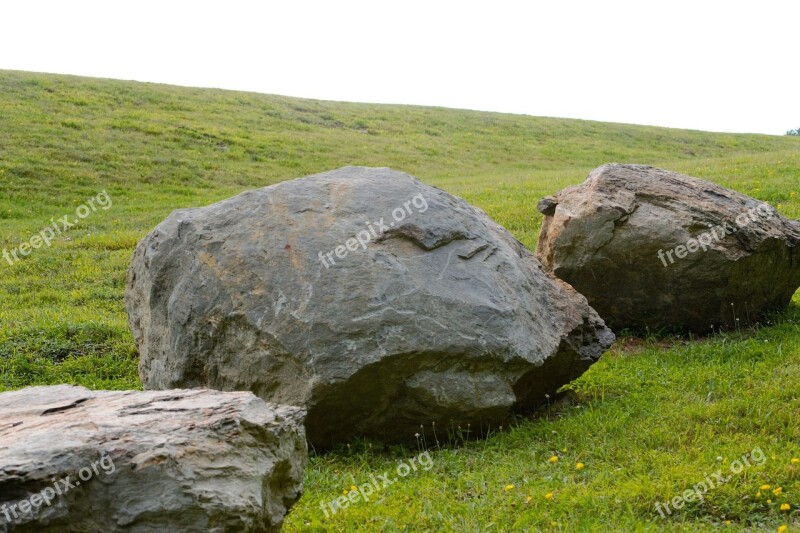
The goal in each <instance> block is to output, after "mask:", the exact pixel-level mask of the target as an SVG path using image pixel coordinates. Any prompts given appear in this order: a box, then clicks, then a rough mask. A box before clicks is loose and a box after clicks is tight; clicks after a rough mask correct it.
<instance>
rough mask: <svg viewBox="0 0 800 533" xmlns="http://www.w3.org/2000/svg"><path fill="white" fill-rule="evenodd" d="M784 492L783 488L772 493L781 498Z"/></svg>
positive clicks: (778, 488)
mask: <svg viewBox="0 0 800 533" xmlns="http://www.w3.org/2000/svg"><path fill="white" fill-rule="evenodd" d="M782 492H783V489H782V488H781V487H776V488H775V490H773V491H772V494H774V495H775V496H780V495H781V493H782Z"/></svg>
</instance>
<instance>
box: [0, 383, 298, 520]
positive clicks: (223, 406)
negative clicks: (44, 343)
mask: <svg viewBox="0 0 800 533" xmlns="http://www.w3.org/2000/svg"><path fill="white" fill-rule="evenodd" d="M302 414H303V413H302V410H300V409H297V408H295V407H287V406H271V405H269V404H266V403H265V402H264V401H263V400H261V399H259V398H256V397H255V396H253V395H252V394H251V393H249V392H217V391H207V390H170V391H161V392H141V391H125V392H116V391H90V390H88V389H85V388H83V387H75V386H69V385H58V386H52V387H31V388H27V389H23V390H19V391H14V392H5V393H2V394H0V531H9V530H10V531H15V532H26V531H31V532H33V531H36V532H52V533H55V532H58V533H63V532H78V531H130V532H156V531H214V532H223V531H250V532H267V531H278V530H280V526H281V523H282V521H283V517H284V515H285V514H286V512H287V511H288V509H289V507H291V505H292V504H293V503H294V502H295V501H296V500H297V499H298V498H299V497H300V494H301V492H302V481H303V469H304V467H305V460H306V441H305V437H304V434H303V428H302ZM21 502H22V503H21ZM48 503H49V505H48Z"/></svg>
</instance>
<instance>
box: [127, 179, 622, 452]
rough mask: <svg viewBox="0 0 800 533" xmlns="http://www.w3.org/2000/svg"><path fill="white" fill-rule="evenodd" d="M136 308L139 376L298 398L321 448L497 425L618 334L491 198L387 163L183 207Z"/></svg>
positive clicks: (138, 284) (145, 274) (582, 366)
mask: <svg viewBox="0 0 800 533" xmlns="http://www.w3.org/2000/svg"><path fill="white" fill-rule="evenodd" d="M351 239H352V240H351ZM357 239H360V240H361V241H362V242H363V246H362V244H359V242H358V240H357ZM337 247H338V248H337ZM336 251H338V252H339V254H338V256H337V254H336ZM326 254H328V255H326ZM126 307H127V310H128V314H129V320H130V325H131V328H132V330H133V335H134V340H135V342H136V346H137V348H138V350H139V353H140V355H141V363H140V369H139V370H140V376H141V378H142V382H143V383H144V385H145V387H146V388H153V389H162V388H173V387H193V386H198V385H202V386H208V387H212V388H216V389H222V390H231V389H238V390H244V389H247V390H252V391H253V392H255V393H256V394H257V395H259V396H260V397H262V398H265V399H269V400H271V401H275V402H279V403H284V404H290V405H297V406H302V407H304V408H306V409H307V410H308V417H307V418H306V432H307V436H308V438H309V441H310V442H311V443H312V444H313V445H315V446H317V447H322V448H327V447H330V446H332V445H335V444H337V443H342V442H345V441H347V440H349V439H350V438H352V437H354V436H369V437H374V438H377V439H381V440H384V441H401V440H408V439H411V440H413V439H414V433H417V432H419V431H420V425H423V424H424V425H425V426H426V427H427V428H428V431H430V425H431V423H433V422H435V423H436V424H437V425H438V427H439V428H440V431H442V432H446V431H447V430H448V429H449V428H451V427H452V428H454V429H455V428H456V427H457V426H458V425H461V426H462V427H463V428H466V426H467V424H471V429H472V431H473V434H476V433H477V432H478V431H477V429H478V428H480V427H481V426H482V427H483V428H484V429H486V428H487V427H489V426H490V425H491V426H492V427H497V425H498V424H502V423H503V421H504V420H505V419H506V418H507V416H508V415H509V414H510V413H511V412H512V411H514V410H519V411H525V410H528V409H532V408H534V407H536V406H537V405H539V404H540V403H541V402H543V401H544V400H545V395H547V394H550V395H552V394H554V393H555V392H556V390H557V389H558V388H559V387H560V386H561V385H564V384H565V383H567V382H569V381H570V380H572V379H574V378H576V377H577V376H579V375H580V374H581V373H582V372H584V371H585V370H586V369H587V368H588V366H589V365H590V364H591V363H592V362H594V361H595V360H596V359H598V358H599V357H600V355H601V354H602V353H603V351H604V350H605V349H606V348H607V347H608V346H609V345H610V344H611V343H612V342H613V339H614V336H613V334H612V333H611V331H610V330H608V329H607V328H606V327H605V325H604V323H603V322H602V320H601V319H600V318H599V317H598V316H597V314H596V313H595V312H594V311H593V310H592V309H591V308H590V307H589V306H588V305H587V303H586V300H585V299H584V298H583V297H582V296H580V295H579V294H578V293H576V292H575V291H574V290H572V288H570V287H569V286H568V285H567V284H566V283H564V282H561V281H560V280H557V279H556V278H554V277H552V276H550V275H547V274H545V273H544V272H543V270H542V268H541V265H540V264H539V262H538V261H537V260H536V259H535V257H534V256H533V254H532V253H530V252H529V251H528V250H526V249H525V248H524V247H523V246H522V245H521V244H520V243H519V242H518V241H516V240H515V239H514V238H513V237H512V236H511V235H510V234H509V233H508V232H507V231H506V230H504V229H503V228H501V227H500V226H499V225H498V224H496V223H495V222H493V221H492V220H491V219H489V218H488V217H487V216H486V214H485V213H483V212H482V211H480V210H478V209H475V208H473V207H471V206H469V205H468V204H467V203H466V202H464V201H463V200H461V199H458V198H456V197H454V196H451V195H450V194H447V193H446V192H444V191H442V190H439V189H436V188H433V187H430V186H427V185H425V184H423V183H421V182H420V181H419V180H417V179H416V178H414V177H412V176H409V175H408V174H404V173H401V172H397V171H393V170H390V169H387V168H364V167H345V168H342V169H339V170H335V171H332V172H328V173H324V174H318V175H315V176H310V177H306V178H301V179H297V180H292V181H288V182H283V183H279V184H277V185H273V186H270V187H266V188H263V189H259V190H254V191H248V192H245V193H242V194H240V195H238V196H236V197H234V198H231V199H228V200H225V201H222V202H219V203H217V204H214V205H211V206H208V207H204V208H197V209H183V210H178V211H175V212H174V213H172V214H171V215H170V216H169V217H168V218H167V219H166V220H165V221H164V222H162V223H161V224H160V225H159V226H158V227H157V228H156V229H155V230H153V231H152V232H151V233H150V234H149V235H148V236H147V237H145V238H144V239H143V240H142V241H141V242H140V243H139V246H138V247H137V249H136V252H135V255H134V258H133V262H132V264H131V268H130V271H129V275H128V290H127V294H126ZM442 434H443V433H442Z"/></svg>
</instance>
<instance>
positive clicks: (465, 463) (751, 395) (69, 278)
mask: <svg viewBox="0 0 800 533" xmlns="http://www.w3.org/2000/svg"><path fill="white" fill-rule="evenodd" d="M606 162H621V163H644V164H651V165H656V166H661V167H665V168H668V169H671V170H677V171H681V172H686V173H689V174H692V175H695V176H699V177H703V178H707V179H710V180H712V181H716V182H718V183H720V184H722V185H725V186H728V187H731V188H733V189H736V190H738V191H741V192H743V193H746V194H749V195H751V196H754V197H756V198H759V199H762V200H765V201H768V202H770V203H771V204H772V205H774V206H776V207H777V208H778V210H779V211H781V212H782V213H783V214H785V215H788V216H792V217H794V218H800V195H798V193H800V138H798V137H788V136H787V137H773V136H766V135H734V134H716V133H704V132H699V131H687V130H674V129H665V128H654V127H643V126H633V125H622V124H607V123H600V122H590V121H580V120H566V119H554V118H538V117H528V116H519V115H508V114H498V113H481V112H472V111H458V110H450V109H441V108H426V107H411V106H396V105H369V104H349V103H334V102H321V101H315V100H302V99H295V98H288V97H281V96H269V95H260V94H251V93H242V92H232V91H221V90H207V89H189V88H180V87H172V86H164V85H154V84H143V83H133V82H122V81H110V80H98V79H88V78H78V77H70V76H56V75H40V74H30V73H21V72H10V71H0V190H2V195H0V251H2V250H3V249H9V250H11V249H14V248H16V247H18V246H19V245H20V243H23V242H25V241H28V240H29V239H30V238H31V236H32V235H34V234H35V233H38V232H39V231H40V230H41V229H42V228H44V227H47V226H49V225H51V223H52V222H51V220H55V221H58V220H59V219H61V218H62V217H63V216H65V215H70V217H71V218H73V219H74V218H75V213H76V209H77V208H78V207H79V206H80V205H82V204H84V203H85V202H86V201H87V200H88V199H89V198H92V197H95V196H96V195H97V194H98V193H99V192H100V191H103V190H105V191H106V192H107V193H108V195H109V196H110V197H111V199H112V201H113V205H112V207H110V208H109V209H107V210H103V209H100V210H97V211H96V212H93V213H91V214H90V215H89V216H87V217H86V218H85V219H83V220H81V221H80V222H79V223H78V224H76V225H75V226H74V227H72V228H70V229H68V230H66V231H65V232H64V233H63V234H61V235H59V236H58V237H57V238H56V239H55V240H54V242H53V244H52V246H51V247H42V248H40V249H37V250H33V251H32V252H31V253H30V255H29V256H27V257H25V258H24V259H22V260H21V261H19V262H18V263H16V264H14V265H13V266H12V265H9V264H8V263H7V262H6V261H5V260H2V259H0V304H1V305H0V390H6V389H13V388H19V387H23V386H27V385H34V384H50V383H79V384H83V385H86V386H89V387H93V388H110V389H125V388H139V387H140V383H139V381H138V377H137V375H136V363H137V361H136V354H135V351H134V347H133V342H132V339H131V336H130V333H129V331H128V328H127V324H126V317H125V313H124V309H123V302H122V299H123V294H124V288H125V271H126V268H127V265H128V262H129V260H130V257H131V254H132V251H133V247H134V246H135V244H136V242H137V241H138V239H140V238H141V237H143V236H144V235H145V234H146V233H147V232H148V231H149V230H150V229H152V228H153V227H154V226H155V225H156V224H157V223H158V222H160V221H161V220H162V219H163V218H164V217H166V215H167V214H168V213H169V212H171V211H172V210H173V209H176V208H179V207H188V206H200V205H205V204H208V203H211V202H214V201H217V200H219V199H222V198H226V197H229V196H232V195H234V194H236V193H238V192H241V191H243V190H246V189H250V188H255V187H262V186H265V185H269V184H272V183H276V182H279V181H281V180H285V179H289V178H295V177H300V176H304V175H307V174H311V173H314V172H318V171H323V170H329V169H332V168H336V167H339V166H343V165H371V166H391V167H394V168H397V169H399V170H404V171H407V172H409V173H411V174H414V175H417V176H418V177H420V178H421V179H422V180H423V181H426V182H427V183H430V184H433V185H437V186H439V187H442V188H444V189H446V190H447V191H449V192H451V193H453V194H456V195H458V196H461V197H463V198H465V199H467V200H468V201H469V202H471V203H473V204H475V205H477V206H479V207H481V208H483V209H484V210H485V211H487V212H488V213H489V215H490V216H492V217H493V218H494V219H495V220H497V221H498V222H500V223H501V224H502V225H504V226H505V227H506V228H508V229H509V230H510V231H511V232H512V233H514V234H515V235H516V236H517V237H518V238H519V239H520V240H521V241H522V242H523V243H525V244H526V245H527V246H528V247H529V248H533V247H534V246H535V242H536V235H537V233H538V230H539V225H540V222H541V217H540V215H539V213H538V212H537V211H536V209H535V205H536V202H537V201H538V199H539V198H541V197H542V196H544V195H547V194H552V193H553V192H555V191H557V190H558V189H561V188H563V187H565V186H567V185H571V184H576V183H579V182H580V181H582V180H583V178H584V177H585V176H586V174H587V173H588V172H589V170H591V169H592V168H594V167H596V166H598V165H600V164H602V163H606ZM795 301H796V302H798V297H797V296H796V297H795ZM571 388H572V391H573V394H572V396H571V400H570V402H569V403H561V404H558V405H553V406H550V407H549V408H547V409H544V410H543V411H542V412H541V414H540V416H539V417H537V418H536V419H534V420H520V421H519V422H518V423H517V424H515V425H514V427H513V428H502V429H500V428H498V431H497V432H496V434H495V435H493V436H491V437H490V438H488V439H485V440H482V441H479V442H467V443H462V442H454V440H455V439H454V438H453V437H452V435H447V431H442V430H441V428H440V429H439V432H438V433H437V434H436V435H435V436H434V434H433V433H432V432H431V430H432V428H430V427H428V426H427V423H426V421H424V420H421V421H420V423H421V424H423V425H425V426H426V427H424V432H425V442H424V444H421V447H425V448H426V449H430V450H431V455H430V456H431V458H432V461H433V466H432V467H431V468H430V470H425V471H423V470H419V471H417V472H413V473H412V474H410V475H408V476H407V477H405V478H403V479H401V480H399V481H398V482H397V483H395V484H393V485H391V486H390V487H387V488H386V489H385V490H383V491H381V492H379V493H377V494H376V495H375V496H374V499H373V500H372V501H370V502H368V503H365V502H363V501H362V502H359V503H357V504H354V505H353V506H351V507H349V508H348V509H346V510H344V511H343V512H340V513H337V514H336V515H335V516H330V517H326V516H325V515H324V513H323V511H322V510H321V507H320V502H323V501H325V502H327V501H330V500H332V499H334V498H336V497H338V496H340V495H342V492H343V491H345V492H346V491H347V490H348V488H349V487H350V486H352V485H360V484H362V483H366V482H368V481H369V480H370V476H371V475H375V476H377V475H378V474H382V473H383V472H385V471H391V470H394V468H395V467H396V466H397V462H398V461H399V460H406V461H407V460H408V459H409V458H411V457H413V456H415V455H417V454H418V453H420V451H421V449H422V448H420V450H418V449H414V450H405V449H391V450H383V449H380V448H379V447H377V446H373V445H371V444H370V443H352V445H351V446H349V447H346V448H343V449H341V450H340V451H338V452H335V453H331V454H328V455H325V456H313V457H312V459H311V462H310V465H309V468H308V472H307V479H306V494H305V495H304V497H303V499H302V500H301V502H300V503H299V504H298V506H297V507H296V508H295V509H294V510H293V511H292V513H291V515H290V517H289V518H288V520H287V524H286V530H287V531H300V530H307V529H314V530H358V529H363V530H386V531H419V530H446V531H478V530H480V531H512V530H514V531H516V530H525V529H530V530H532V531H649V530H653V531H657V530H667V531H705V530H713V529H715V528H717V527H725V528H730V529H731V530H740V531H744V530H748V531H750V530H753V529H761V528H765V529H767V530H775V529H776V528H777V527H778V526H779V525H780V524H794V526H793V527H797V528H800V516H799V515H798V513H797V511H796V510H795V509H796V508H797V507H798V506H800V461H797V462H794V463H793V462H792V461H791V459H792V458H800V400H798V397H800V306H798V304H797V303H795V304H794V305H793V306H792V307H791V308H790V309H789V311H788V312H787V313H785V314H783V315H781V316H775V317H773V319H772V320H771V322H770V323H769V324H767V325H764V326H763V327H758V328H754V329H752V330H743V331H734V332H730V333H727V334H723V335H719V336H714V337H710V338H706V339H687V338H664V337H660V338H656V337H654V338H651V339H633V338H623V340H622V342H620V343H618V344H617V346H616V347H615V348H614V349H613V350H612V351H611V352H609V353H608V354H607V355H606V356H604V357H603V359H602V360H601V361H600V362H599V363H598V364H596V365H595V366H594V367H592V369H591V370H590V371H589V372H588V373H587V374H585V375H584V376H583V377H582V378H581V379H579V380H578V381H577V382H576V383H574V384H573V385H572V387H571ZM437 441H438V444H437ZM756 449H758V450H761V451H763V452H764V461H763V464H756V465H753V466H750V467H747V468H744V469H743V471H742V472H741V473H738V474H735V475H733V474H730V478H731V479H730V480H729V482H727V483H725V484H723V485H720V486H718V487H714V488H713V489H712V490H709V492H708V493H707V494H706V495H705V497H704V500H703V501H694V502H690V503H687V504H686V505H685V506H683V507H682V508H681V509H679V510H678V509H676V510H674V511H673V512H672V514H671V515H669V516H668V517H667V518H662V517H661V516H660V515H659V513H658V512H657V511H656V509H655V503H656V502H664V501H667V500H670V499H672V498H673V497H675V496H678V495H680V494H682V493H683V492H684V491H685V490H686V489H688V488H691V487H692V486H694V485H696V484H697V483H699V482H701V481H703V480H704V479H705V476H710V477H711V478H712V479H713V476H712V473H714V472H716V471H717V470H720V469H722V470H723V471H726V472H727V471H728V469H729V466H730V465H731V464H733V461H734V460H735V459H737V458H741V457H742V455H744V454H746V453H750V452H752V451H753V450H756ZM551 457H557V458H558V460H556V461H554V462H550V458H551ZM577 463H581V464H583V465H584V467H583V468H581V469H576V465H577ZM761 485H770V489H769V490H767V489H763V490H760V492H761V495H760V496H758V495H757V493H759V487H760V486H761ZM779 486H780V487H781V489H782V490H781V491H779V492H780V493H779V494H777V495H776V494H773V493H772V490H773V489H775V488H776V487H779ZM548 495H549V496H548ZM768 499H769V500H770V502H769V503H768V502H767V500H768ZM783 503H788V504H789V505H790V507H791V508H790V510H789V511H781V510H780V505H781V504H783ZM726 521H729V522H730V523H729V524H727V523H726Z"/></svg>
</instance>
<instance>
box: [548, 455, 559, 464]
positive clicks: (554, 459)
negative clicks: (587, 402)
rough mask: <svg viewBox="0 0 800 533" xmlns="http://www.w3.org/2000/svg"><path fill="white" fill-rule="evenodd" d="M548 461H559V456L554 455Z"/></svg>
mask: <svg viewBox="0 0 800 533" xmlns="http://www.w3.org/2000/svg"><path fill="white" fill-rule="evenodd" d="M547 461H548V462H550V463H557V462H558V456H557V455H554V456H553V457H551V458H550V459H548V460H547Z"/></svg>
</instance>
